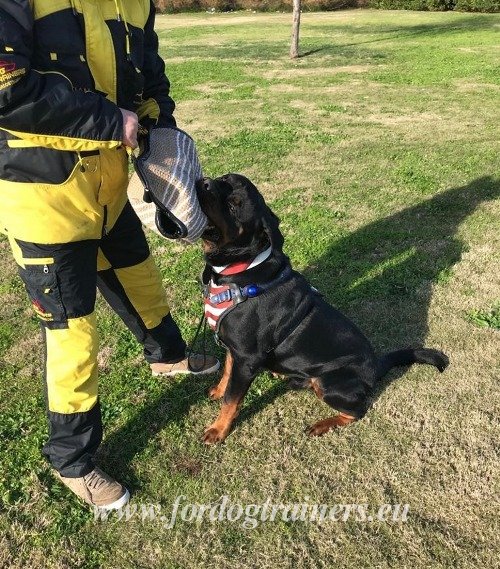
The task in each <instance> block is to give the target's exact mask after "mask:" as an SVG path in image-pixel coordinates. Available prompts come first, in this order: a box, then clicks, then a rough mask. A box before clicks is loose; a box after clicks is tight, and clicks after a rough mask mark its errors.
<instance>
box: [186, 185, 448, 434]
mask: <svg viewBox="0 0 500 569" xmlns="http://www.w3.org/2000/svg"><path fill="white" fill-rule="evenodd" d="M197 193H198V198H199V200H200V204H201V208H202V210H203V211H204V212H205V214H206V216H207V217H208V221H209V226H208V227H207V229H206V231H205V233H204V235H203V236H202V240H203V248H204V253H205V260H206V266H205V270H204V272H203V282H204V285H205V314H206V316H207V320H208V323H209V325H210V326H211V328H212V329H213V330H215V332H216V334H217V335H218V337H219V340H220V341H221V343H223V345H224V346H225V347H226V348H227V357H226V363H225V368H224V372H223V375H222V378H221V380H220V382H219V383H218V384H217V385H216V386H214V387H212V388H211V389H210V392H209V395H210V397H211V398H212V399H220V398H221V397H224V401H223V405H222V408H221V411H220V414H219V417H218V418H217V420H216V421H215V422H214V423H213V424H212V425H210V426H209V427H208V428H207V429H206V430H205V434H204V437H203V440H204V442H205V443H206V444H213V443H216V442H219V441H223V440H224V439H225V438H226V436H227V435H228V433H229V430H230V428H231V424H232V422H233V420H234V419H235V417H236V415H237V413H238V409H239V406H240V404H241V402H242V400H243V398H244V396H245V394H246V392H247V391H248V388H249V387H250V385H251V383H252V381H253V380H254V378H255V376H256V375H257V373H258V372H259V371H260V370H263V369H267V370H269V371H271V372H274V373H276V374H283V375H285V376H287V377H288V378H289V381H290V384H291V386H292V387H295V388H297V387H299V388H300V387H304V388H305V387H310V388H312V389H313V391H314V392H315V394H316V395H317V396H318V397H319V398H320V399H322V400H323V401H324V402H325V403H327V404H328V405H330V406H331V407H333V408H334V409H335V410H336V411H338V412H339V413H338V414H337V415H336V416H334V417H330V418H328V419H324V420H322V421H318V422H317V423H315V424H314V425H312V426H311V427H310V428H309V429H308V433H309V434H310V435H322V434H324V433H326V432H327V431H329V430H330V429H331V428H332V427H339V426H343V425H347V424H349V423H352V422H353V421H355V420H356V419H360V418H361V417H363V415H364V414H365V413H366V411H367V408H368V404H369V396H370V393H371V391H372V389H373V387H374V386H375V384H376V383H377V381H378V380H379V379H380V378H382V377H383V376H384V375H385V374H386V373H387V372H388V371H389V370H390V369H391V368H392V367H394V366H404V365H409V364H412V363H425V364H431V365H433V366H435V367H437V368H438V370H439V371H441V372H442V371H444V370H445V368H446V366H447V365H448V358H447V356H446V355H445V354H444V353H442V352H440V351H438V350H432V349H425V348H419V349H413V348H408V349H404V350H398V351H395V352H390V353H388V354H386V355H384V356H382V357H378V356H377V355H376V354H375V352H374V351H373V348H372V346H371V345H370V343H369V341H368V340H367V339H366V338H365V336H364V335H363V334H362V333H361V332H360V330H358V328H357V327H356V326H355V325H354V324H353V323H352V322H351V321H350V320H349V319H348V318H346V317H345V316H344V315H342V314H341V313H340V312H339V311H337V310H335V308H333V307H332V306H330V305H329V304H327V303H326V302H325V301H324V300H323V299H322V298H321V296H320V295H319V294H318V292H317V291H316V290H315V289H314V288H312V287H311V285H310V284H309V283H308V282H307V281H306V280H305V278H304V277H303V276H302V275H301V274H300V273H297V272H296V271H294V270H292V268H291V266H290V261H289V259H288V257H286V256H285V255H284V253H283V250H282V247H283V241H284V240H283V236H282V234H281V232H280V230H279V227H278V225H279V219H278V218H277V217H276V215H274V213H273V212H272V211H271V210H270V209H269V207H267V205H266V203H265V202H264V199H263V197H262V195H261V194H260V193H259V191H258V190H257V188H256V187H255V186H254V185H253V184H252V183H251V182H250V181H249V180H248V179H247V178H245V177H243V176H240V175H238V174H228V175H226V176H222V177H221V178H217V179H215V180H211V179H205V180H203V181H202V182H200V183H199V185H198V188H197Z"/></svg>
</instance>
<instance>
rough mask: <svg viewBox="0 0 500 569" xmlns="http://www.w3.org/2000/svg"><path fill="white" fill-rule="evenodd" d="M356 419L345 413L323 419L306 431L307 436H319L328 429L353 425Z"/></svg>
mask: <svg viewBox="0 0 500 569" xmlns="http://www.w3.org/2000/svg"><path fill="white" fill-rule="evenodd" d="M355 420H356V417H353V416H352V415H347V414H346V413H339V414H338V415H336V416H335V417H329V418H328V419H323V420H322V421H318V422H317V423H314V425H311V426H310V427H309V428H308V429H307V430H306V432H307V434H308V435H309V436H321V435H324V434H325V433H327V432H328V431H329V430H330V429H333V428H335V427H345V426H346V425H349V424H350V423H353V422H354V421H355Z"/></svg>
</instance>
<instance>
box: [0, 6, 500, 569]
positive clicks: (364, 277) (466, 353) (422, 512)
mask: <svg viewBox="0 0 500 569" xmlns="http://www.w3.org/2000/svg"><path fill="white" fill-rule="evenodd" d="M290 25H291V16H290V15H287V14H252V13H236V14H214V15H209V14H194V15H176V16H165V17H159V18H158V22H157V28H158V33H159V36H160V45H161V49H162V54H163V55H164V57H165V59H166V61H167V69H168V73H169V77H170V80H171V83H172V92H173V96H174V98H175V99H176V101H177V103H178V109H177V115H176V116H177V120H178V123H179V125H180V126H182V127H183V128H185V129H186V130H187V131H188V132H190V133H191V134H192V135H193V136H194V137H195V139H196V141H197V144H198V148H199V152H200V155H201V158H202V164H203V165H204V169H205V173H206V174H207V175H220V174H223V173H226V172H228V171H238V172H241V173H244V174H246V175H247V176H249V177H250V178H251V179H252V180H253V181H254V182H255V183H256V184H257V186H258V187H259V188H260V189H261V190H262V192H263V193H264V195H265V196H266V199H267V200H268V201H269V203H270V204H271V205H272V207H273V208H274V210H275V211H276V213H277V214H278V215H279V216H280V217H281V219H282V229H283V233H284V235H285V237H286V251H287V253H288V254H289V255H290V257H291V259H292V262H293V263H294V265H295V267H296V268H299V269H300V270H302V271H303V272H304V273H305V274H306V275H307V277H308V278H309V279H310V280H311V282H312V283H313V284H314V285H315V286H317V287H318V288H319V289H320V290H321V291H322V292H323V293H324V294H325V295H326V296H327V298H328V299H329V300H330V301H331V302H332V303H333V304H335V305H336V306H338V307H340V309H341V310H343V311H344V312H345V313H347V314H348V315H349V316H350V317H351V318H352V319H353V320H354V321H355V322H357V323H358V325H359V326H360V327H361V328H362V329H363V330H364V331H365V332H366V333H367V335H368V336H369V337H370V338H371V339H372V340H373V343H374V344H375V346H376V347H377V348H378V349H380V350H381V351H382V350H386V349H392V348H396V347H404V346H407V345H412V344H413V345H419V344H423V343H425V344H426V345H428V346H432V347H437V348H441V349H443V350H444V351H446V352H447V353H448V354H449V355H450V359H451V365H450V367H449V368H448V370H447V371H446V373H445V374H443V375H441V374H438V373H437V372H435V370H433V369H431V368H427V367H424V366H420V367H413V368H412V369H410V370H409V371H406V372H404V373H403V372H397V373H393V374H392V375H391V377H390V379H398V381H394V382H387V383H386V389H385V390H384V391H383V392H381V393H380V394H378V395H379V397H378V398H377V400H376V402H375V404H374V407H373V408H372V409H371V410H370V411H369V413H368V415H367V416H366V418H365V419H364V420H363V421H360V422H359V423H357V424H355V425H354V426H351V427H349V428H347V429H345V430H343V431H338V432H332V433H329V434H328V435H327V436H325V437H322V438H319V439H309V438H307V437H305V435H304V433H303V431H304V428H305V427H306V426H307V425H308V424H310V423H312V422H314V421H316V420H318V419H321V418H324V417H326V416H328V410H327V407H326V406H325V405H322V404H319V402H318V401H317V399H316V398H315V397H314V396H313V395H312V394H310V393H306V392H289V391H287V390H286V387H285V385H284V383H283V382H280V381H279V380H276V379H274V378H272V377H271V376H269V375H267V374H262V375H261V376H259V378H258V379H257V381H255V383H254V385H253V387H252V389H251V392H250V394H249V395H248V397H247V399H246V401H245V406H244V408H243V411H242V414H241V416H240V418H239V420H238V421H237V422H236V425H235V428H234V430H233V432H232V434H231V435H230V436H229V437H228V439H227V441H226V442H225V444H223V445H221V446H217V447H215V448H205V447H204V446H203V445H202V444H201V443H200V435H201V433H202V432H203V429H204V427H205V426H206V425H207V424H209V423H210V422H211V421H212V420H213V418H214V417H215V416H216V414H217V411H218V404H217V403H211V402H209V400H208V399H207V397H206V391H207V389H208V387H209V386H210V385H211V383H213V381H214V379H215V378H213V377H212V378H207V379H204V380H198V379H196V380H195V379H190V378H185V379H180V380H176V381H161V380H158V379H157V378H152V377H151V376H150V374H149V372H148V371H149V370H148V367H147V365H145V364H144V363H143V362H142V360H141V350H140V348H139V347H138V345H137V344H136V343H135V341H134V340H133V338H132V336H131V334H130V333H129V332H128V331H126V330H125V329H124V328H123V326H122V325H121V323H120V322H119V320H118V318H117V317H116V316H114V315H113V314H112V313H111V311H110V310H109V309H108V308H107V307H106V306H105V305H104V303H103V302H102V300H100V301H99V306H98V312H99V317H100V321H99V326H100V333H101V338H102V343H101V352H100V367H101V380H100V381H101V383H100V385H101V399H102V407H103V414H104V419H105V427H106V437H105V441H104V444H103V446H102V449H101V465H102V466H103V467H104V468H105V469H106V470H109V471H110V472H112V473H113V474H115V475H116V476H117V477H119V479H120V480H122V481H123V482H125V483H126V484H127V485H128V486H129V487H130V488H131V489H132V491H133V503H135V504H137V505H138V506H139V507H140V505H147V504H159V505H160V506H161V507H162V512H163V513H164V514H165V515H167V516H168V515H169V513H170V510H171V509H172V504H173V502H174V501H175V499H176V497H177V496H179V495H184V496H186V501H188V502H193V503H194V502H197V503H201V504H209V503H215V502H217V501H218V500H220V498H221V497H222V496H224V495H227V496H229V497H230V499H231V501H232V503H240V504H242V505H246V504H260V503H263V502H265V500H266V499H267V498H269V499H270V500H271V502H273V503H284V504H293V503H300V502H304V501H309V502H310V503H318V504H329V505H334V504H365V503H366V504H369V505H370V506H372V507H375V508H376V507H378V506H379V505H381V504H386V503H391V504H397V503H401V504H409V507H410V509H409V514H408V520H407V521H406V522H404V523H403V522H398V523H394V522H380V521H376V522H371V523H369V522H360V521H357V520H355V519H349V520H348V521H337V522H335V521H324V522H323V523H322V524H319V523H316V522H302V521H297V522H295V523H293V522H290V521H283V520H281V519H279V517H278V518H277V519H276V520H275V521H273V522H271V521H268V522H265V523H261V524H259V525H258V526H257V527H256V528H254V529H244V528H242V526H241V523H237V522H235V523H230V522H228V521H223V522H215V523H211V522H209V521H206V522H205V523H201V524H196V523H189V522H187V521H182V520H180V521H178V523H177V524H176V525H175V526H174V527H173V528H172V529H167V528H165V527H163V525H162V524H161V523H160V522H159V521H158V520H157V521H151V520H145V521H141V519H140V517H139V516H136V517H133V518H132V519H131V520H129V521H128V522H124V521H122V522H120V521H116V519H114V518H113V520H112V521H108V522H103V521H101V522H95V521H94V519H93V514H92V512H89V510H88V509H87V508H86V507H85V506H82V505H80V504H79V503H78V501H77V500H76V499H75V498H73V497H72V496H70V494H69V493H68V492H67V491H66V490H65V489H64V488H62V487H61V486H60V485H59V484H58V483H57V482H56V481H55V479H54V478H53V477H52V475H51V473H50V469H49V468H48V467H47V465H46V463H45V462H44V460H43V459H42V457H41V454H40V449H41V446H42V444H43V441H44V439H45V437H46V434H47V433H46V425H45V418H44V405H43V398H42V389H41V381H40V369H41V366H42V348H41V344H40V340H39V339H38V332H37V329H38V325H37V322H36V320H35V318H34V317H33V315H32V314H31V312H30V309H29V308H28V302H27V300H26V298H25V295H24V291H23V287H22V285H21V283H20V281H19V280H18V278H17V277H16V273H15V267H14V263H13V261H12V260H11V257H10V254H9V250H8V246H7V243H6V241H5V240H0V270H1V276H0V318H1V320H0V350H1V353H2V359H1V362H0V377H1V383H0V395H1V396H0V451H1V458H0V567H31V568H38V567H51V568H52V567H85V568H91V567H105V568H116V567H120V568H122V567H123V568H128V567H130V568H132V567H133V568H137V567H139V568H150V567H162V568H169V569H173V568H181V567H182V568H205V567H207V568H208V567H214V566H219V567H224V568H229V567H231V568H247V567H258V566H261V567H283V566H293V567H297V568H302V567H304V568H316V567H321V568H325V569H326V568H331V567H340V568H342V567H348V568H351V567H352V568H356V569H358V568H367V569H368V568H369V569H373V568H389V567H397V568H398V569H399V568H410V567H411V568H422V569H423V568H428V567H432V568H434V567H436V568H441V567H447V568H448V567H449V568H464V569H465V568H470V567H484V568H489V567H494V566H496V564H497V563H498V559H499V558H500V547H499V546H500V537H499V529H500V528H499V517H498V516H499V509H498V496H499V495H500V477H499V473H500V461H499V446H498V441H499V440H500V423H499V416H500V395H499V389H498V379H499V376H500V373H499V371H500V361H499V354H500V336H499V312H498V310H499V306H500V304H499V301H500V293H499V290H500V289H499V286H500V271H499V259H500V235H499V227H500V208H499V203H498V197H499V196H500V180H499V166H500V161H499V152H500V145H499V139H500V133H499V128H498V124H499V123H498V116H499V113H498V109H499V108H500V97H499V66H498V64H499V57H498V45H496V43H495V42H497V43H498V38H496V37H495V28H496V29H497V30H498V27H499V25H500V16H498V15H487V14H463V13H416V12H383V11H378V12H376V11H364V10H359V11H358V10H356V11H345V12H334V13H318V14H309V13H307V14H304V15H303V21H302V31H301V51H302V53H303V54H304V56H303V57H301V58H300V59H299V60H297V61H291V60H289V59H288V41H289V34H290ZM497 33H498V32H497ZM150 241H151V245H152V248H153V251H154V255H155V257H156V259H157V261H158V263H159V265H160V267H161V270H162V273H163V276H164V282H165V286H166V287H167V289H168V294H169V297H170V299H171V303H172V306H173V312H174V315H175V316H176V318H177V319H178V321H179V323H180V325H181V327H182V330H183V331H184V333H185V335H186V337H187V338H188V339H189V338H191V337H192V336H193V334H194V331H195V328H196V324H197V321H198V319H199V317H200V314H201V306H202V305H201V297H200V294H199V291H198V286H197V282H196V279H197V275H198V274H199V272H200V270H201V268H202V256H201V249H200V247H198V246H194V247H191V248H183V247H181V246H179V245H176V244H173V243H171V242H166V241H161V240H160V239H159V238H157V237H156V236H152V235H151V236H150ZM210 348H211V349H213V350H217V352H218V353H219V354H220V355H221V356H222V353H221V352H220V350H219V348H216V347H215V345H214V344H213V341H212V340H210ZM495 559H496V561H495Z"/></svg>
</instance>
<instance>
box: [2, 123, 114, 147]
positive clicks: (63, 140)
mask: <svg viewBox="0 0 500 569" xmlns="http://www.w3.org/2000/svg"><path fill="white" fill-rule="evenodd" d="M0 128H1V127H0ZM2 130H4V131H5V132H8V133H9V134H12V135H13V136H17V137H18V138H21V139H22V140H26V141H28V142H29V144H28V145H27V146H44V147H46V148H53V149H55V150H72V151H73V152H77V151H79V152H87V151H89V150H98V149H99V148H103V149H104V148H118V147H120V146H121V145H122V142H121V140H87V139H85V138H70V137H69V136H60V135H57V136H53V135H50V134H32V133H29V132H19V131H16V130H10V129H8V128H2Z"/></svg>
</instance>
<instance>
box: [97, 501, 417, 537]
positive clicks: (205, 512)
mask: <svg viewBox="0 0 500 569" xmlns="http://www.w3.org/2000/svg"><path fill="white" fill-rule="evenodd" d="M409 511H410V506H409V504H381V505H378V506H375V505H370V504H313V503H311V502H310V501H309V497H308V496H305V497H304V501H303V502H299V503H293V504H283V503H275V502H273V501H272V500H271V499H270V498H268V499H267V500H266V501H265V502H263V503H261V504H242V503H241V502H236V501H232V500H231V498H230V497H229V496H227V495H224V496H221V498H220V499H219V500H217V502H213V503H210V504H201V503H198V502H189V501H188V500H187V497H186V496H184V495H180V496H177V497H176V499H175V500H174V502H173V504H172V507H171V508H168V507H166V506H164V505H160V504H149V503H148V504H143V503H138V504H135V503H133V502H132V503H131V504H127V505H126V506H124V507H123V508H120V509H119V510H116V511H115V512H109V511H104V510H101V509H99V508H97V507H96V508H94V520H95V521H111V522H127V521H131V520H138V521H141V522H154V523H159V524H161V525H163V527H164V528H166V529H172V528H173V527H174V526H175V524H176V523H178V522H185V523H198V524H201V523H207V522H208V523H217V522H228V523H236V524H239V525H240V526H241V527H242V528H244V529H254V528H256V527H257V526H258V525H259V524H262V523H269V522H276V521H284V522H289V523H290V522H297V523H299V522H303V523H304V522H313V523H320V524H321V523H331V522H347V521H349V520H350V521H355V522H360V523H370V522H388V523H391V522H392V523H397V522H406V521H407V519H408V514H409Z"/></svg>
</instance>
